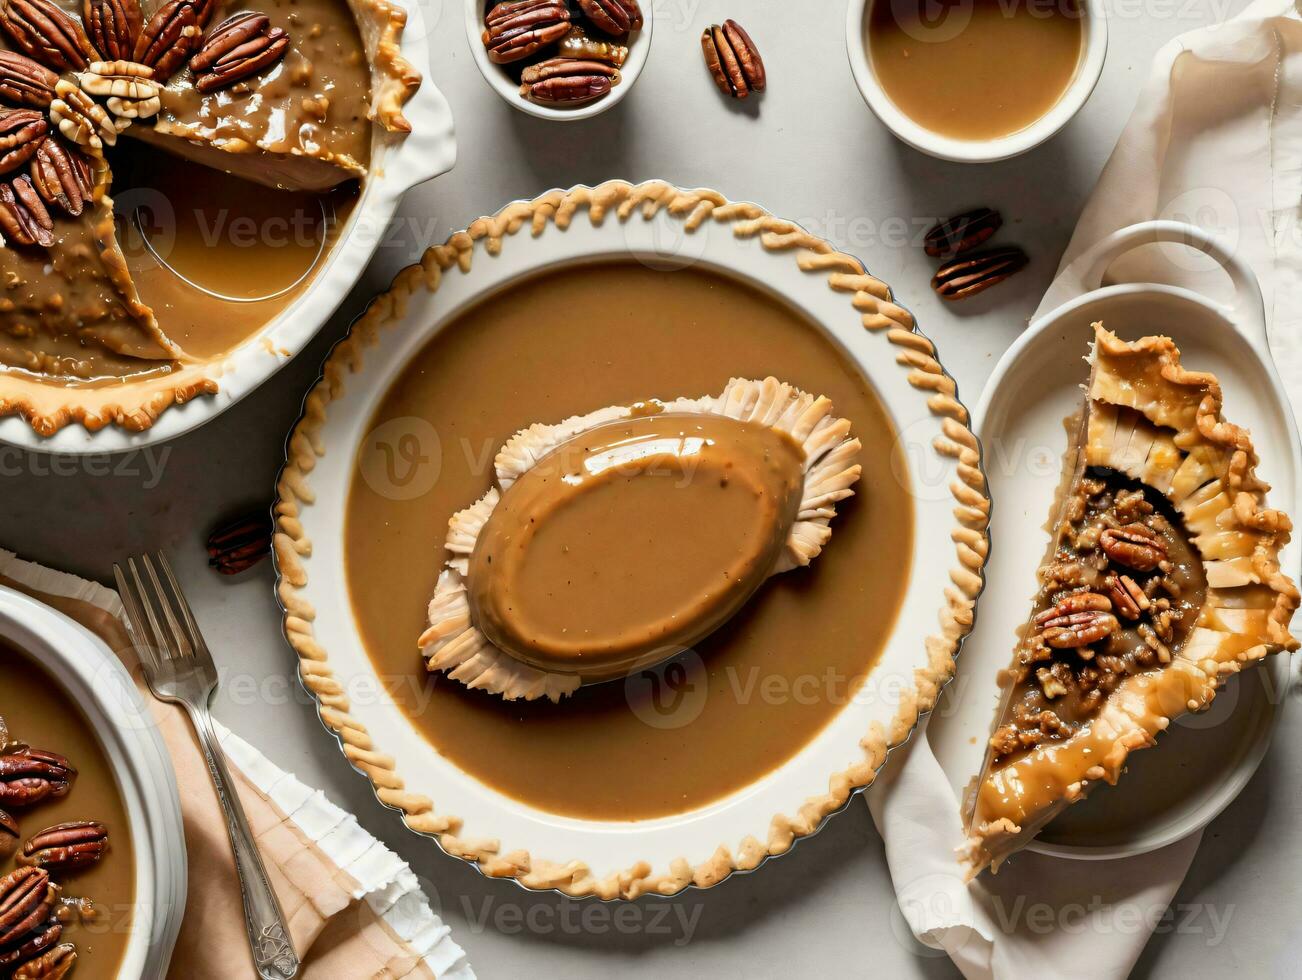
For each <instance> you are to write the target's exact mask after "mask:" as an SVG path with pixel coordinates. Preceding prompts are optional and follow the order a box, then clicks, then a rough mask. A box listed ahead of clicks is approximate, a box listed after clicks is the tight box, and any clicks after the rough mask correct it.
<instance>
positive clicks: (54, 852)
mask: <svg viewBox="0 0 1302 980" xmlns="http://www.w3.org/2000/svg"><path fill="white" fill-rule="evenodd" d="M108 843H109V835H108V828H107V827H105V826H104V825H103V824H102V823H97V822H95V821H93V820H77V821H73V822H72V823H60V824H55V825H54V826H53V827H46V828H45V829H44V830H42V831H41V832H40V833H37V834H33V835H32V836H31V837H30V838H29V839H28V841H27V843H26V844H24V845H23V853H22V854H20V855H18V864H19V865H20V866H22V867H26V868H44V869H45V870H46V871H49V872H50V873H51V874H65V873H67V872H69V871H79V870H81V869H82V868H88V867H90V866H91V865H92V864H94V863H95V862H96V861H98V860H99V859H100V858H102V857H103V856H104V852H105V851H107V850H108Z"/></svg>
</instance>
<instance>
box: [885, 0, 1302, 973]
mask: <svg viewBox="0 0 1302 980" xmlns="http://www.w3.org/2000/svg"><path fill="white" fill-rule="evenodd" d="M1300 206H1302V18H1299V15H1298V13H1297V11H1296V10H1295V9H1294V7H1293V5H1292V4H1291V3H1289V2H1287V0H1259V2H1257V3H1256V4H1254V5H1253V6H1252V7H1250V8H1249V9H1248V10H1247V11H1246V12H1245V13H1244V14H1243V15H1241V16H1240V17H1238V18H1236V19H1234V20H1232V21H1229V22H1227V23H1225V24H1222V25H1220V26H1218V27H1213V28H1205V29H1202V30H1198V31H1193V32H1191V33H1189V34H1186V35H1183V36H1182V37H1180V38H1177V39H1176V40H1175V41H1173V42H1171V43H1170V44H1169V45H1167V46H1166V47H1164V48H1163V49H1162V50H1161V51H1160V52H1159V53H1158V55H1157V58H1156V60H1155V65H1154V68H1153V72H1152V75H1151V77H1150V78H1149V81H1148V84H1147V85H1146V86H1145V88H1144V90H1143V92H1142V93H1141V94H1140V97H1139V102H1138V105H1137V107H1136V109H1135V111H1134V113H1133V114H1132V116H1131V118H1130V121H1129V122H1128V124H1127V126H1126V128H1125V130H1124V131H1123V133H1122V135H1121V139H1120V140H1119V142H1118V144H1117V147H1116V149H1115V150H1114V151H1113V154H1112V157H1111V159H1110V160H1109V161H1108V164H1107V166H1106V168H1105V169H1104V171H1103V175H1102V177H1101V178H1100V179H1099V183H1098V186H1097V188H1096V189H1095V191H1094V194H1093V195H1092V197H1091V198H1090V201H1089V204H1088V205H1087V206H1086V208H1085V211H1084V213H1083V214H1082V216H1081V219H1080V222H1079V224H1078V225H1077V227H1076V232H1075V234H1074V235H1073V237H1072V240H1071V244H1070V245H1069V246H1068V248H1067V252H1066V254H1065V255H1064V257H1063V263H1062V265H1061V266H1060V267H1059V269H1060V272H1061V270H1062V269H1063V268H1065V267H1066V265H1067V264H1068V263H1069V262H1071V260H1072V259H1074V258H1076V256H1078V255H1079V254H1080V253H1081V252H1083V251H1084V250H1085V249H1087V248H1088V247H1090V246H1091V245H1093V244H1094V243H1095V242H1098V241H1099V240H1101V239H1102V238H1104V237H1106V236H1107V235H1109V234H1111V233H1112V232H1114V231H1116V230H1118V229H1119V228H1123V227H1125V226H1126V225H1130V224H1133V223H1135V222H1138V221H1144V220H1147V219H1150V218H1167V219H1173V220H1181V221H1187V222H1190V223H1193V224H1196V225H1200V226H1202V227H1203V228H1204V229H1205V230H1207V231H1209V232H1213V233H1215V234H1217V235H1219V236H1220V237H1221V238H1222V239H1223V240H1225V241H1227V242H1228V244H1229V245H1230V246H1231V248H1232V249H1233V250H1234V251H1235V252H1236V253H1237V254H1238V255H1239V256H1240V257H1241V258H1243V259H1245V260H1246V261H1247V262H1248V263H1249V264H1250V265H1251V266H1252V267H1253V269H1254V271H1255V272H1256V273H1257V275H1258V277H1259V278H1260V280H1261V285H1262V290H1263V293H1264V295H1265V300H1266V312H1267V318H1268V321H1269V323H1270V341H1271V347H1272V350H1273V352H1274V355H1275V360H1276V362H1277V364H1278V367H1279V370H1280V373H1281V375H1282V376H1283V379H1284V384H1285V387H1286V388H1287V389H1288V390H1289V391H1290V392H1291V393H1292V396H1293V399H1294V410H1295V411H1297V410H1298V409H1299V408H1300V407H1302V225H1300V224H1299V216H1300V215H1302V207H1300ZM1212 271H1213V270H1212V267H1211V266H1210V263H1204V262H1197V261H1194V260H1191V259H1190V258H1189V256H1188V255H1187V254H1183V253H1180V252H1178V251H1175V250H1172V249H1170V248H1163V249H1155V248H1149V249H1146V250H1144V251H1142V252H1136V253H1134V254H1133V255H1132V256H1130V257H1129V258H1127V259H1124V260H1122V261H1120V262H1118V263H1117V264H1116V265H1115V267H1114V269H1113V279H1114V280H1115V281H1159V282H1173V283H1177V284H1184V285H1192V286H1194V287H1195V288H1197V289H1199V290H1201V291H1203V292H1208V291H1209V289H1210V291H1212V292H1213V294H1215V292H1216V290H1217V288H1218V287H1217V278H1216V277H1215V276H1214V275H1210V274H1209V273H1210V272H1212ZM1070 290H1071V287H1070V286H1069V285H1067V284H1066V283H1065V281H1064V280H1063V279H1062V278H1061V277H1060V278H1059V279H1058V280H1057V281H1056V282H1055V283H1054V284H1053V285H1052V286H1050V288H1049V291H1048V293H1047V294H1046V296H1045V298H1044V300H1043V302H1042V303H1041V305H1040V309H1039V310H1038V311H1037V315H1039V314H1041V313H1044V312H1046V311H1048V310H1050V309H1053V308H1054V307H1056V306H1058V305H1060V304H1061V303H1063V302H1065V301H1067V300H1069V299H1071V298H1072V294H1071V292H1070ZM960 669H962V668H961V664H960ZM868 805H869V808H870V809H871V811H872V815H873V819H874V820H875V822H876V824H877V827H878V830H879V831H880V832H881V834H882V836H883V837H884V838H885V842H886V858H887V862H888V863H889V865H890V869H891V877H892V879H893V882H894V884H895V890H896V894H897V896H898V898H899V905H900V911H901V913H902V915H903V918H904V921H905V922H906V923H907V924H908V928H909V929H911V930H912V932H913V934H914V936H915V937H917V938H918V939H919V940H920V941H921V942H922V943H923V944H925V945H926V946H929V947H931V948H932V949H937V950H941V949H943V950H944V951H945V952H947V953H948V954H949V955H950V957H951V958H952V959H953V961H954V962H955V963H956V964H957V965H958V967H959V969H961V970H962V971H963V974H964V975H965V976H967V977H982V978H984V977H1000V978H1002V977H1027V976H1055V977H1101V976H1102V977H1112V976H1117V977H1119V976H1124V975H1126V974H1127V973H1128V972H1129V971H1130V969H1131V967H1133V965H1134V963H1135V961H1136V959H1138V957H1139V954H1140V952H1141V951H1142V950H1143V948H1144V946H1145V945H1146V944H1147V942H1148V939H1149V937H1150V936H1151V935H1152V931H1153V929H1154V928H1155V927H1156V926H1157V924H1158V923H1159V922H1160V921H1161V917H1162V914H1163V912H1164V911H1165V910H1166V908H1167V906H1168V905H1169V903H1170V901H1171V898H1172V896H1173V895H1174V894H1175V892H1176V890H1177V889H1178V888H1179V886H1180V883H1181V882H1182V881H1183V880H1184V877H1185V875H1186V873H1187V872H1188V870H1189V864H1190V862H1192V860H1193V856H1194V853H1195V852H1196V851H1197V849H1198V844H1199V841H1200V840H1201V834H1195V835H1193V836H1192V837H1189V838H1187V839H1185V840H1183V841H1180V842H1179V843H1176V844H1172V845H1171V846H1169V847H1167V848H1165V849H1163V850H1161V851H1157V852H1155V853H1152V854H1146V855H1143V856H1141V857H1136V858H1132V859H1128V860H1125V861H1106V862H1100V861H1091V862H1084V861H1071V860H1064V859H1056V858H1051V857H1045V856H1042V855H1039V854H1033V853H1028V852H1023V853H1022V854H1019V855H1018V856H1017V859H1016V860H1015V861H1012V862H1010V863H1009V864H1008V865H1005V866H1004V868H1003V869H1001V870H1000V872H999V874H998V876H996V877H993V878H992V877H991V876H989V875H984V876H982V878H981V879H979V880H978V881H977V882H976V883H974V884H973V885H970V886H969V885H967V884H965V883H964V882H963V880H962V874H961V872H960V869H959V868H958V866H957V865H956V864H955V862H954V859H953V853H954V850H955V848H957V847H958V846H959V844H960V843H961V842H962V839H963V832H962V826H961V824H960V820H959V804H958V800H957V799H956V798H955V796H954V793H953V792H952V790H951V789H950V786H949V783H948V781H947V780H946V778H945V774H944V773H943V772H942V771H941V768H940V765H939V763H937V761H936V757H935V755H934V754H933V753H932V750H931V747H930V745H929V743H928V739H927V735H926V729H925V727H924V728H923V729H922V730H921V731H920V732H919V733H918V735H917V736H915V737H914V738H913V740H912V741H911V742H910V743H909V745H907V746H905V747H904V748H903V749H901V751H900V753H899V756H898V757H896V758H895V759H894V760H893V762H892V765H891V766H889V767H888V769H887V771H886V772H885V773H883V775H882V778H881V779H879V780H878V782H877V783H876V784H875V785H874V786H873V788H872V790H871V791H870V792H869V796H868Z"/></svg>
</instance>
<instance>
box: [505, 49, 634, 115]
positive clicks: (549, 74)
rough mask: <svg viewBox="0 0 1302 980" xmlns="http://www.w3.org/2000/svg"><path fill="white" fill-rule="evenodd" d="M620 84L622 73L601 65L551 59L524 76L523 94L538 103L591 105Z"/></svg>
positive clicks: (522, 79) (521, 85)
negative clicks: (585, 103) (580, 103)
mask: <svg viewBox="0 0 1302 980" xmlns="http://www.w3.org/2000/svg"><path fill="white" fill-rule="evenodd" d="M617 84H619V69H618V68H615V67H614V66H613V65H607V64H605V63H604V62H600V61H571V60H570V59H568V58H548V59H547V60H546V61H540V62H539V63H538V64H536V65H530V66H529V67H528V68H526V69H525V70H524V71H523V72H521V73H520V94H521V95H523V96H524V97H525V98H526V99H530V100H532V101H534V102H557V103H565V104H569V105H574V104H577V103H579V102H591V101H592V100H593V99H599V98H601V97H602V96H603V95H605V94H606V93H607V92H609V91H610V87H611V86H612V85H617Z"/></svg>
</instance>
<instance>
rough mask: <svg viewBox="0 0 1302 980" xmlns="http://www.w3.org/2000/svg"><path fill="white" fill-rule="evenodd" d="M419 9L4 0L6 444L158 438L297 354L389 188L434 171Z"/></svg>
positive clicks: (365, 2)
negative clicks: (411, 28) (411, 21)
mask: <svg viewBox="0 0 1302 980" xmlns="http://www.w3.org/2000/svg"><path fill="white" fill-rule="evenodd" d="M409 18H414V19H415V21H416V29H415V30H414V31H409V30H408V29H407V28H408V23H409ZM419 18H420V12H419V10H416V11H410V10H407V9H405V8H404V7H402V6H400V5H397V4H394V3H390V2H389V0H313V2H312V3H306V4H305V3H298V2H295V3H289V2H287V0H266V2H263V3H248V4H246V3H244V2H242V0H239V2H236V0H231V2H225V0H164V2H157V3H153V2H148V0H146V2H145V3H144V4H143V5H141V4H140V3H139V2H138V0H87V2H85V3H81V2H72V0H5V3H4V4H3V5H0V128H2V129H3V131H4V135H3V137H2V138H0V142H2V145H3V150H4V152H3V155H2V156H0V235H2V236H3V240H4V244H3V246H0V267H3V269H4V272H5V277H4V278H5V296H4V310H3V312H0V439H3V440H5V441H8V442H13V443H17V444H20V445H24V446H28V447H31V448H35V449H43V450H55V451H72V452H77V451H83V452H85V451H92V452H103V451H112V450H116V449H122V448H126V447H128V446H131V445H139V444H141V443H143V442H146V441H155V440H159V439H163V438H167V437H168V436H171V435H175V434H177V433H179V432H182V431H185V430H187V429H189V428H192V427H193V426H195V425H198V424H200V423H202V422H203V421H205V420H207V419H208V418H211V417H212V416H213V415H215V414H217V413H218V412H220V411H221V410H223V409H224V408H225V407H227V406H228V405H230V404H231V403H233V401H234V400H236V399H238V398H239V397H242V396H243V395H244V394H246V393H247V392H248V391H250V390H252V389H253V388H254V387H256V386H257V385H258V384H260V383H261V382H262V381H264V380H266V378H267V377H269V376H270V375H271V374H272V373H274V372H275V370H276V369H277V368H278V367H279V366H280V365H282V364H284V363H285V362H286V361H287V360H288V359H289V358H290V357H292V356H293V355H294V354H295V353H297V351H298V350H299V349H300V348H301V347H302V346H303V344H305V343H306V342H307V340H308V339H310V337H311V336H312V335H313V334H314V333H315V331H316V329H317V328H318V327H319V326H320V325H321V324H322V323H323V322H324V320H325V318H326V317H327V316H328V315H329V314H330V312H332V311H333V309H334V306H335V305H336V304H337V303H338V302H339V300H340V299H341V298H342V297H343V295H344V293H345V291H346V290H347V289H348V288H349V286H350V285H351V283H352V282H353V280H354V279H355V278H356V276H357V275H359V274H360V272H361V269H362V268H363V266H364V265H365V262H366V260H367V259H368V258H369V257H370V254H371V251H372V250H373V249H374V247H375V245H376V243H377V242H378V240H379V238H380V237H382V235H383V230H384V226H385V224H386V223H387V222H388V220H389V219H390V218H391V216H392V214H393V211H394V209H395V208H396V206H397V202H398V200H399V198H400V197H401V195H402V193H403V192H404V191H405V190H406V189H407V188H409V187H410V186H412V185H413V184H415V183H418V182H420V181H421V180H425V179H428V178H429V177H432V176H434V175H435V174H437V173H440V172H442V171H443V170H446V169H447V168H448V167H449V166H450V165H451V162H452V153H453V151H452V136H451V117H450V113H449V112H448V110H447V106H446V103H445V102H444V101H443V99H442V97H441V95H439V93H438V92H437V90H436V89H434V87H433V86H432V85H431V84H430V83H429V82H428V81H427V80H423V78H422V74H423V67H424V62H425V61H426V52H425V47H424V36H423V34H424V32H423V30H422V29H421V27H420V25H419ZM90 434H93V435H94V437H92V436H91V435H90Z"/></svg>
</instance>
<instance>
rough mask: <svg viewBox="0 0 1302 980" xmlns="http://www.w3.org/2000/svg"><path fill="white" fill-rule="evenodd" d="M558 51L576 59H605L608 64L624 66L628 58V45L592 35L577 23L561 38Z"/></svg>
mask: <svg viewBox="0 0 1302 980" xmlns="http://www.w3.org/2000/svg"><path fill="white" fill-rule="evenodd" d="M557 53H559V54H560V56H561V57H562V58H572V59H573V60H575V61H604V62H605V63H606V64H608V65H614V66H615V67H616V68H622V67H623V66H624V62H625V61H627V60H628V45H626V44H616V43H615V42H614V41H603V40H600V39H598V38H595V37H592V36H591V35H590V34H588V32H587V31H585V30H584V29H583V28H582V27H581V26H580V25H578V24H575V25H574V26H573V27H571V28H570V32H569V33H568V34H566V35H565V36H564V37H563V38H561V43H560V47H559V48H557Z"/></svg>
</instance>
